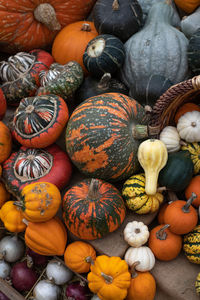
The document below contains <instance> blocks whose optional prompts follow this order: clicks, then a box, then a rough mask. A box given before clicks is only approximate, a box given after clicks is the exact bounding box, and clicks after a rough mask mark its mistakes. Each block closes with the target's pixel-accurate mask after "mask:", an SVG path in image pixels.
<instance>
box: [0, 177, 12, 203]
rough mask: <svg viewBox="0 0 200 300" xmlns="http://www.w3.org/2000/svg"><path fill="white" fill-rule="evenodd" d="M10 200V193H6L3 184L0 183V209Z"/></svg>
mask: <svg viewBox="0 0 200 300" xmlns="http://www.w3.org/2000/svg"><path fill="white" fill-rule="evenodd" d="M9 199H10V193H9V192H8V191H7V189H6V187H5V184H4V183H3V182H1V181H0V208H1V207H2V205H3V204H4V203H5V202H6V201H8V200H9Z"/></svg>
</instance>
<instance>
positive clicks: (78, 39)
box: [52, 21, 98, 73]
mask: <svg viewBox="0 0 200 300" xmlns="http://www.w3.org/2000/svg"><path fill="white" fill-rule="evenodd" d="M97 35H98V32H97V31H96V29H95V26H94V23H93V22H90V21H87V22H86V21H79V22H75V23H72V24H70V25H67V26H65V27H64V28H63V29H62V30H61V31H60V32H59V33H58V34H57V36H56V38H55V40H54V42H53V46H52V55H53V58H54V59H55V61H56V62H58V63H60V64H62V65H64V64H66V63H68V62H69V61H72V60H75V61H77V62H78V63H79V64H80V65H81V67H82V68H83V70H84V72H85V73H87V70H86V68H85V66H84V64H83V54H84V51H85V48H86V46H87V44H88V43H89V41H90V40H92V39H93V38H95V37H96V36H97Z"/></svg>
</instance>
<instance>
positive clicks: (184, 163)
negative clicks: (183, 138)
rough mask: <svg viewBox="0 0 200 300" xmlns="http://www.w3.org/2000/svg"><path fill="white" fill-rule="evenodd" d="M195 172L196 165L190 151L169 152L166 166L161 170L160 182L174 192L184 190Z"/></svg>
mask: <svg viewBox="0 0 200 300" xmlns="http://www.w3.org/2000/svg"><path fill="white" fill-rule="evenodd" d="M193 173H194V166H193V163H192V160H191V158H190V154H189V152H188V151H178V152H173V153H169V155H168V160H167V163H166V165H165V167H164V168H163V169H162V170H161V171H160V173H159V177H158V182H159V185H160V186H165V187H166V188H167V189H170V190H172V191H174V192H178V191H183V190H184V189H185V188H186V187H187V185H188V184H189V182H190V180H191V179H192V176H193Z"/></svg>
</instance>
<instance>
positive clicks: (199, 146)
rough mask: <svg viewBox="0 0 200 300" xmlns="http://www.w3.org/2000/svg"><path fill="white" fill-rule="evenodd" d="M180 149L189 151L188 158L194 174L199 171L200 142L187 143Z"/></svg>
mask: <svg viewBox="0 0 200 300" xmlns="http://www.w3.org/2000/svg"><path fill="white" fill-rule="evenodd" d="M181 150H184V151H185V150H186V151H189V153H190V158H191V160H192V163H193V165H194V174H199V173H200V143H187V144H184V145H183V146H182V147H181Z"/></svg>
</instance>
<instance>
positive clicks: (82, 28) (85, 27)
mask: <svg viewBox="0 0 200 300" xmlns="http://www.w3.org/2000/svg"><path fill="white" fill-rule="evenodd" d="M81 31H91V27H90V24H88V23H83V25H82V27H81Z"/></svg>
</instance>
